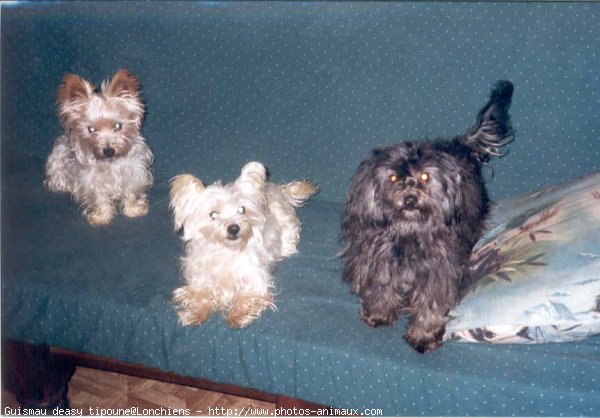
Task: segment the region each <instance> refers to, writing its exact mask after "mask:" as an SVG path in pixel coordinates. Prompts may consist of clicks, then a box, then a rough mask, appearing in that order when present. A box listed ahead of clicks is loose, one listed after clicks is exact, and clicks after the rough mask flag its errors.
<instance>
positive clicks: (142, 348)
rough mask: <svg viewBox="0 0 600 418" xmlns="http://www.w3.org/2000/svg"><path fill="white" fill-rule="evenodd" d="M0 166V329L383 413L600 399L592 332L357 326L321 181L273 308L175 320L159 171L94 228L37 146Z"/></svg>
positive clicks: (588, 406) (175, 272)
mask: <svg viewBox="0 0 600 418" xmlns="http://www.w3.org/2000/svg"><path fill="white" fill-rule="evenodd" d="M2 167H3V184H2V186H3V187H2V191H3V194H2V219H3V233H2V249H3V254H2V256H3V257H2V336H3V337H8V338H13V339H17V340H22V341H26V342H30V343H46V344H50V345H54V346H58V347H64V348H67V349H69V350H73V351H77V352H87V353H92V354H97V355H102V356H107V357H111V358H115V359H118V360H123V361H126V362H129V363H139V364H143V365H146V366H150V367H158V368H160V369H162V370H165V371H174V372H177V373H179V374H181V375H189V376H196V377H203V378H207V379H210V380H212V381H215V382H219V383H230V384H235V385H238V386H243V387H251V388H256V389H259V390H262V391H267V392H271V393H282V394H285V395H287V396H292V397H297V398H301V399H305V400H309V401H313V402H317V403H321V404H326V405H332V406H336V407H341V408H359V409H361V410H362V409H363V408H369V409H370V408H375V409H376V408H380V409H382V411H383V412H384V413H385V414H386V415H420V414H425V415H465V414H470V415H512V414H514V415H532V414H539V413H542V411H555V412H556V413H560V412H564V411H576V412H577V413H580V414H583V415H596V414H597V412H598V410H597V409H596V408H597V406H598V405H600V394H599V393H598V392H597V391H590V388H591V387H593V386H594V379H595V376H596V375H597V373H595V372H594V371H593V369H594V368H595V367H597V364H596V362H595V360H594V359H596V358H597V355H598V352H599V351H600V338H597V337H593V338H588V339H586V340H584V341H583V342H579V343H576V344H540V345H532V346H529V345H521V346H518V345H503V346H494V347H490V346H487V345H477V344H456V343H453V342H449V343H447V344H446V345H444V346H443V347H441V348H440V349H438V350H436V351H435V352H434V353H431V354H429V355H421V354H419V353H417V352H416V351H415V350H413V349H412V348H411V347H410V346H409V345H408V344H406V343H405V341H404V340H403V333H404V328H405V326H406V319H405V318H401V319H400V320H399V321H398V322H397V323H396V324H394V325H393V326H390V327H383V328H371V327H369V326H367V325H366V324H365V323H364V322H363V321H362V320H361V319H360V317H359V315H358V310H359V304H358V302H357V300H356V297H355V296H354V295H352V294H351V293H350V291H349V288H348V286H347V285H346V284H345V283H343V282H342V281H341V278H340V274H341V271H340V270H341V263H340V260H339V259H338V258H337V257H336V252H337V250H338V249H339V240H338V234H339V221H340V215H341V211H342V208H343V206H342V204H341V203H337V202H330V201H327V200H323V199H322V198H321V197H320V196H317V197H316V198H315V199H314V200H312V201H310V202H308V203H307V204H306V206H304V207H302V208H300V209H299V216H300V219H301V220H302V222H303V228H304V230H303V234H302V237H301V240H300V252H299V254H297V255H295V256H293V257H291V258H289V259H287V260H284V261H282V262H281V263H279V265H278V267H277V270H276V271H275V277H276V288H275V291H276V292H277V296H276V303H277V311H266V312H265V313H263V315H262V316H261V317H260V319H259V320H257V321H256V322H255V323H254V324H252V325H251V326H249V327H247V328H245V329H241V330H238V329H231V328H229V327H228V326H227V324H226V322H225V321H224V320H223V318H222V317H221V316H219V315H214V316H213V317H212V318H211V319H209V320H208V321H207V322H206V323H205V324H203V325H202V326H196V327H181V326H179V325H178V323H177V315H176V313H175V310H174V309H173V307H172V305H171V303H170V300H169V299H170V294H171V291H172V290H173V289H175V288H176V287H178V286H180V284H181V279H180V277H179V260H178V257H179V256H181V255H182V254H183V246H182V244H181V243H180V240H179V238H178V237H177V235H176V234H175V232H174V231H173V223H172V218H171V214H170V212H169V208H168V183H167V182H166V181H160V182H158V183H157V184H156V186H155V187H154V188H153V189H152V191H151V193H150V213H149V214H148V215H147V216H145V217H142V218H136V219H130V218H125V217H123V216H118V217H117V218H115V220H114V222H113V223H112V224H110V225H108V226H105V227H99V228H92V227H90V226H89V225H88V224H87V222H86V221H85V219H84V218H83V217H82V216H81V215H80V213H79V210H78V209H77V207H76V206H75V204H74V203H73V202H72V200H71V198H70V197H69V196H67V195H58V194H53V193H50V192H48V191H47V190H45V189H44V188H43V186H42V174H43V161H42V160H40V159H37V158H32V157H26V156H22V155H19V154H13V153H5V154H4V158H3V166H2ZM195 174H198V175H199V174H200V173H195ZM273 177H274V178H273V179H274V180H275V181H284V180H288V178H287V176H285V175H283V174H281V173H273ZM211 180H213V179H211ZM224 180H229V179H227V178H225V179H224ZM542 357H543V358H545V359H546V361H545V362H543V364H542V362H539V363H532V360H533V359H538V358H542ZM565 362H568V364H569V367H564V366H563V364H564V363H565ZM552 364H554V366H553V365H552ZM512 370H519V373H514V372H513V371H512ZM582 370H586V371H589V373H587V374H581V371H582ZM540 376H544V378H543V379H539V377H540ZM532 385H533V389H534V390H532ZM558 394H560V396H562V397H563V398H562V400H561V401H560V402H557V403H554V405H555V406H554V407H552V406H549V404H548V402H547V399H554V398H555V397H556V396H557V395H558ZM571 408H572V409H571Z"/></svg>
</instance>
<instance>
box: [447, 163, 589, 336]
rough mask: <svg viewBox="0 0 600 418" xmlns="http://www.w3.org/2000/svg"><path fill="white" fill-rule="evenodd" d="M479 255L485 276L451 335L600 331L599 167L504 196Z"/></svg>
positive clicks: (475, 269)
mask: <svg viewBox="0 0 600 418" xmlns="http://www.w3.org/2000/svg"><path fill="white" fill-rule="evenodd" d="M488 225H489V228H490V229H491V230H490V232H489V233H488V234H487V235H486V236H485V237H484V238H483V239H482V240H481V241H480V242H479V243H478V245H477V247H476V248H475V250H474V252H473V256H472V260H471V262H472V268H471V270H472V273H473V274H474V275H475V276H476V277H475V278H476V279H477V278H479V279H480V280H479V281H477V282H476V283H475V284H474V285H473V286H472V288H471V290H470V292H469V293H468V294H467V296H466V297H465V298H464V299H463V300H462V301H461V303H460V305H459V306H457V307H456V308H455V309H454V310H453V311H452V312H451V316H453V317H454V319H453V321H452V322H450V324H448V327H447V329H446V337H447V338H453V339H456V340H458V341H471V342H490V343H491V342H493V343H539V342H553V341H556V342H559V341H573V340H578V339H582V338H585V337H587V336H589V335H592V334H595V333H600V173H595V174H591V175H588V176H586V177H584V178H582V179H579V180H577V181H574V182H570V183H567V184H563V185H559V186H554V187H550V188H547V189H544V190H542V191H539V192H536V193H527V194H523V195H520V196H517V197H514V198H509V199H504V200H502V201H500V202H498V205H497V206H495V207H494V210H493V214H492V216H491V219H490V221H489V223H488Z"/></svg>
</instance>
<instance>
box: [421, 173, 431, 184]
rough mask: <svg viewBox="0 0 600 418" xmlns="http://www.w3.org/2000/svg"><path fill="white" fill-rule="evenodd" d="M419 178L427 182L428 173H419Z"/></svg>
mask: <svg viewBox="0 0 600 418" xmlns="http://www.w3.org/2000/svg"><path fill="white" fill-rule="evenodd" d="M419 178H420V179H421V180H422V181H424V182H425V183H427V182H428V181H429V180H431V176H430V175H429V173H425V172H423V173H421V175H420V176H419Z"/></svg>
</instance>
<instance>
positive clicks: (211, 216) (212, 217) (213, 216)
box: [210, 212, 219, 221]
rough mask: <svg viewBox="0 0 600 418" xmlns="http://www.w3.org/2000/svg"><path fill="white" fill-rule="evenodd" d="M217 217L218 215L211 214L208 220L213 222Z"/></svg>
mask: <svg viewBox="0 0 600 418" xmlns="http://www.w3.org/2000/svg"><path fill="white" fill-rule="evenodd" d="M218 216H219V214H218V213H217V212H211V213H210V219H212V220H213V221H214V220H215V219H217V217H218Z"/></svg>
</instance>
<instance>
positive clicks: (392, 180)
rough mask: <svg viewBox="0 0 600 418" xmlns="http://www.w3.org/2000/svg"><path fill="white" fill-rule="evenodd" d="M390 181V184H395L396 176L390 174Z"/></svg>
mask: <svg viewBox="0 0 600 418" xmlns="http://www.w3.org/2000/svg"><path fill="white" fill-rule="evenodd" d="M390 181H391V182H392V183H396V182H397V181H398V176H397V175H395V174H392V175H391V176H390Z"/></svg>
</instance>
